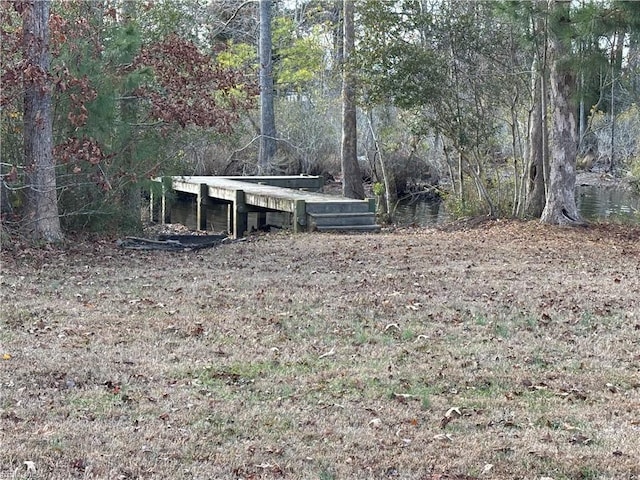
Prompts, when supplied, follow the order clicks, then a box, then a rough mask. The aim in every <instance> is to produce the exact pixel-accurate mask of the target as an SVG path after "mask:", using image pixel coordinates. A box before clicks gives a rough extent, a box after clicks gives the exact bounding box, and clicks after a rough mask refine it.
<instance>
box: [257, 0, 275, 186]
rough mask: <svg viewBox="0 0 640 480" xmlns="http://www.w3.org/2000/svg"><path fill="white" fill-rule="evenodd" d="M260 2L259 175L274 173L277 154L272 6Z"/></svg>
mask: <svg viewBox="0 0 640 480" xmlns="http://www.w3.org/2000/svg"><path fill="white" fill-rule="evenodd" d="M272 3H273V0H260V153H259V156H258V174H261V175H265V174H267V175H268V174H270V173H271V172H272V171H273V159H274V157H275V154H276V120H275V113H274V108H273V59H272V58H271V46H272V39H271V6H272Z"/></svg>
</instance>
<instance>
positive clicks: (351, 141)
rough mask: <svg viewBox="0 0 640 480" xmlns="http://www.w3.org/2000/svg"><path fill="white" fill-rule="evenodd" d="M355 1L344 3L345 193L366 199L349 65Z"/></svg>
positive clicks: (343, 122)
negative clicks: (359, 160)
mask: <svg viewBox="0 0 640 480" xmlns="http://www.w3.org/2000/svg"><path fill="white" fill-rule="evenodd" d="M353 2H354V0H344V5H343V7H344V17H343V21H344V45H343V61H344V63H343V66H342V148H341V163H342V182H343V183H342V193H343V195H344V196H345V197H347V198H359V199H363V198H364V186H363V185H362V173H361V172H360V165H358V131H357V127H356V101H355V87H354V83H355V79H354V75H353V73H352V71H351V67H350V66H349V58H350V55H351V52H352V51H353V48H354V43H355V29H354V24H353V17H354V9H355V7H354V4H353Z"/></svg>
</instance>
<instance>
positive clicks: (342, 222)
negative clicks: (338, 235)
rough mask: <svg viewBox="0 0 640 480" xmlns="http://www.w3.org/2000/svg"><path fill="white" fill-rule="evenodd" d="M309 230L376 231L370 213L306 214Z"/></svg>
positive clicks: (376, 228)
mask: <svg viewBox="0 0 640 480" xmlns="http://www.w3.org/2000/svg"><path fill="white" fill-rule="evenodd" d="M308 224H309V227H310V229H311V230H317V231H377V230H379V229H380V227H379V226H378V225H377V224H376V215H375V213H372V212H352V213H310V214H309V213H308Z"/></svg>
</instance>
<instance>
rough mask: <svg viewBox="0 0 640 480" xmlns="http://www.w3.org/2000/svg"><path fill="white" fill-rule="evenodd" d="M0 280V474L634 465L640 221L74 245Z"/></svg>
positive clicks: (577, 470)
mask: <svg viewBox="0 0 640 480" xmlns="http://www.w3.org/2000/svg"><path fill="white" fill-rule="evenodd" d="M1 288H2V290H1V291H2V320H1V323H0V355H2V356H3V357H2V358H3V359H2V360H0V369H1V370H0V388H1V390H0V394H1V398H0V422H1V426H2V428H1V429H0V435H1V438H0V440H1V448H0V479H3V480H4V479H23V478H41V479H69V478H98V479H118V478H123V479H127V478H137V479H138V478H139V479H164V478H166V479H240V478H245V479H249V478H260V479H269V478H289V479H321V480H328V479H347V478H349V479H352V478H353V479H369V478H371V479H380V478H399V479H425V480H427V479H432V480H435V479H442V480H444V479H459V480H460V479H475V478H480V479H484V478H487V479H516V478H520V479H538V480H541V479H543V478H547V479H548V478H552V479H555V480H560V479H583V480H588V479H616V480H618V479H637V478H639V477H640V466H639V465H640V229H638V228H635V229H633V228H630V227H620V226H599V227H592V228H590V229H586V230H567V229H553V228H548V227H542V226H540V225H538V224H537V223H512V222H506V223H505V222H493V223H488V224H484V225H481V226H480V227H477V228H474V229H470V230H457V231H449V232H445V231H440V230H434V229H427V230H399V231H396V232H387V233H381V234H377V235H328V234H324V235H322V234H303V235H297V236H291V235H288V234H278V235H266V236H261V237H255V238H252V239H250V240H248V241H247V242H244V243H237V244H231V245H226V246H223V247H220V248H217V249H213V250H207V251H200V252H187V253H179V254H175V253H166V252H165V253H162V252H137V251H133V252H132V251H123V250H117V249H116V248H115V247H113V246H112V244H111V243H106V242H105V243H93V244H88V243H87V244H80V245H77V246H75V247H70V248H68V249H66V250H64V251H62V250H51V251H43V250H19V251H4V252H3V253H2V283H1ZM24 462H33V464H32V466H33V467H35V470H36V471H35V472H34V471H33V469H29V468H27V467H28V465H30V464H25V463H24Z"/></svg>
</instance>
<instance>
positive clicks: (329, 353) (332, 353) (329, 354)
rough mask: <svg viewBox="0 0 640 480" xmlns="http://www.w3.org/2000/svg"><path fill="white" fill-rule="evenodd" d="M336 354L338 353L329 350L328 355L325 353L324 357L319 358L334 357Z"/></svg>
mask: <svg viewBox="0 0 640 480" xmlns="http://www.w3.org/2000/svg"><path fill="white" fill-rule="evenodd" d="M335 354H336V351H335V350H334V349H333V348H332V349H331V350H329V351H328V352H326V353H323V354H322V355H320V356H319V357H318V358H326V357H332V356H333V355H335Z"/></svg>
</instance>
